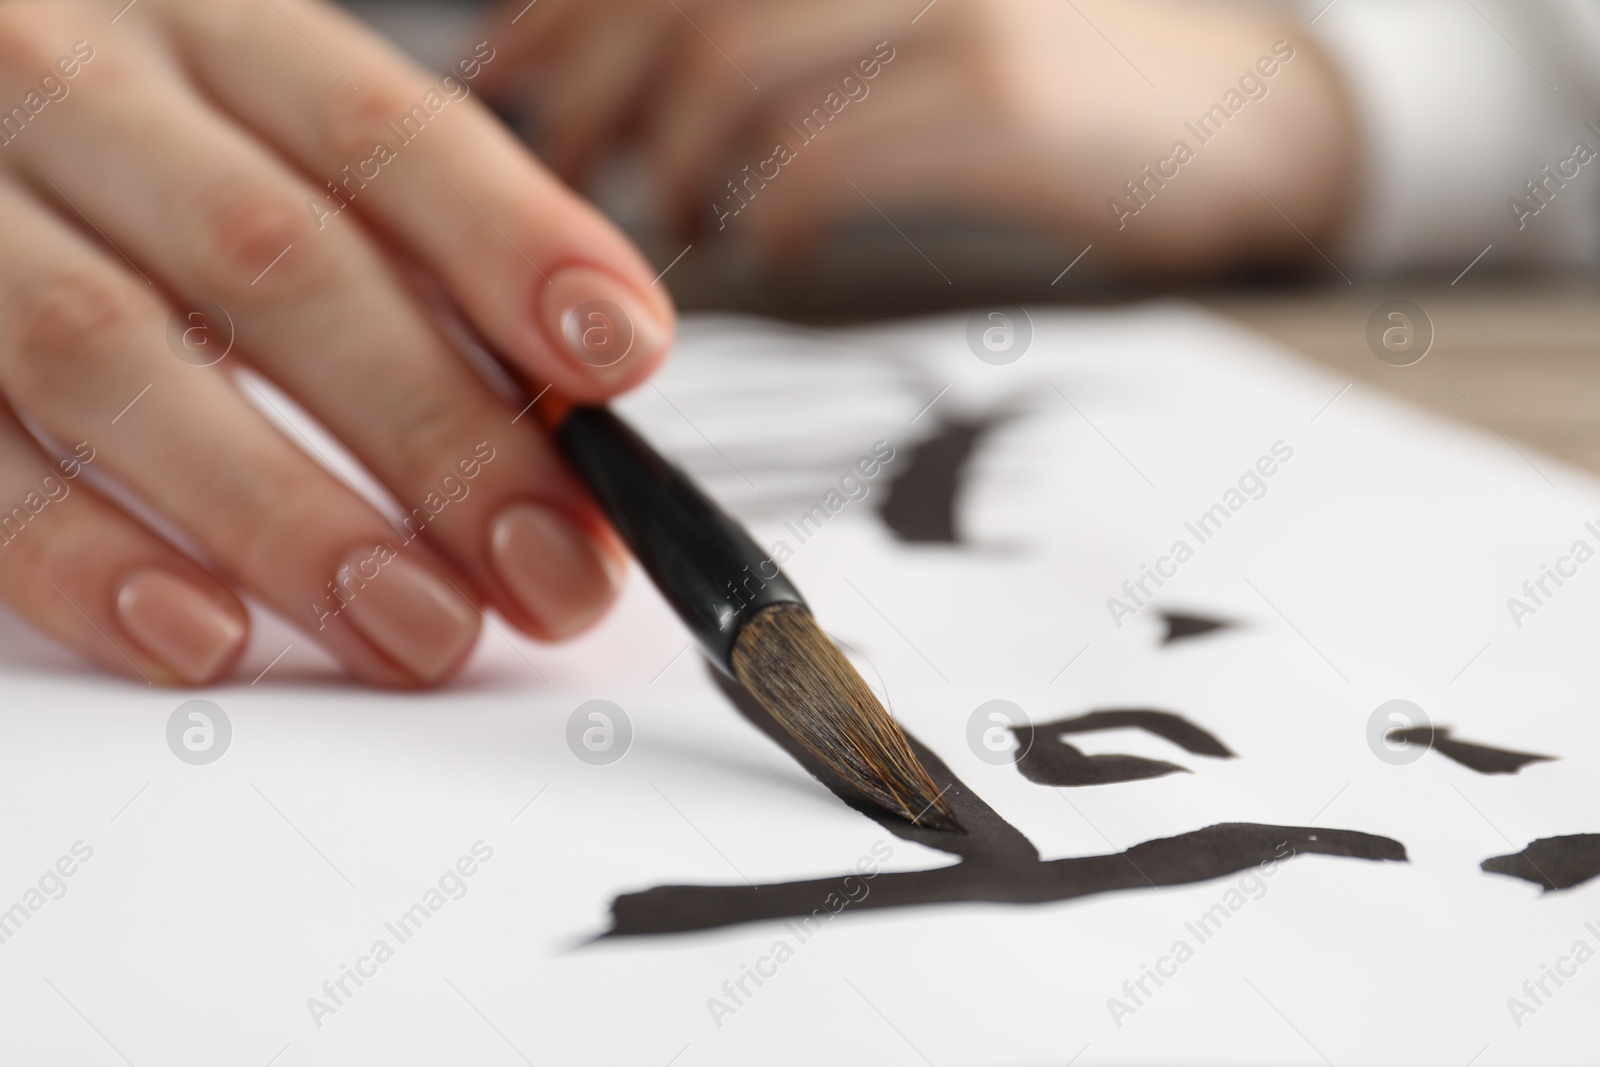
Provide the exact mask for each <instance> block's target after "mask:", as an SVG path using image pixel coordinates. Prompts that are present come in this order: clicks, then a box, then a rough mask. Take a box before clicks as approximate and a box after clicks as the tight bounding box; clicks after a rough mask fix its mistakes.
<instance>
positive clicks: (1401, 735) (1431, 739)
mask: <svg viewBox="0 0 1600 1067" xmlns="http://www.w3.org/2000/svg"><path fill="white" fill-rule="evenodd" d="M1384 737H1385V739H1386V740H1389V741H1404V742H1406V743H1408V744H1413V745H1422V746H1424V747H1431V748H1432V749H1433V750H1434V751H1435V752H1438V753H1440V754H1441V755H1444V756H1448V757H1449V758H1451V759H1453V760H1455V761H1456V762H1457V763H1459V764H1461V765H1462V766H1463V767H1470V768H1472V769H1473V770H1475V771H1477V772H1478V773H1479V774H1516V773H1517V772H1518V771H1520V770H1521V769H1522V768H1523V767H1525V766H1527V765H1528V764H1530V763H1534V762H1537V761H1539V760H1553V759H1555V758H1556V757H1554V756H1540V755H1536V754H1534V753H1532V752H1513V751H1512V750H1511V749H1508V748H1495V747H1493V746H1492V745H1479V744H1474V743H1473V742H1471V741H1457V740H1456V739H1455V738H1453V737H1451V736H1450V729H1449V727H1446V726H1410V727H1406V728H1405V729H1401V730H1390V731H1389V732H1388V733H1387V734H1385V735H1384Z"/></svg>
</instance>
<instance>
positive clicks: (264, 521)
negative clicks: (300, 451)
mask: <svg viewBox="0 0 1600 1067" xmlns="http://www.w3.org/2000/svg"><path fill="white" fill-rule="evenodd" d="M256 471H257V473H256V474H255V475H254V476H253V477H251V478H228V477H219V478H217V479H216V480H215V482H214V483H213V484H210V485H206V486H204V487H203V489H204V490H205V492H206V493H207V498H208V499H211V500H213V501H215V504H216V513H217V514H219V515H226V516H228V520H227V525H226V528H225V530H224V531H222V532H218V533H215V534H214V535H213V537H212V538H211V539H210V540H211V543H209V544H208V545H207V546H206V547H207V548H208V549H209V550H210V551H211V552H212V553H213V554H214V555H215V556H217V558H219V559H221V560H223V561H224V562H225V563H226V564H227V565H228V567H229V568H230V569H232V570H233V571H234V572H235V573H237V574H239V575H240V576H241V577H243V578H244V579H245V580H246V581H248V582H250V583H252V584H254V585H256V586H257V588H261V587H262V583H263V578H264V577H265V576H267V575H272V574H276V573H281V572H282V571H283V570H284V562H285V559H286V557H293V558H298V557H299V556H300V555H301V554H302V553H301V551H299V548H300V547H301V546H303V545H304V543H305V542H306V540H307V538H308V537H311V538H315V537H316V536H317V535H316V534H315V533H314V532H313V531H318V530H321V529H323V528H324V527H325V526H326V524H327V520H328V516H329V513H330V511H331V510H337V509H330V507H329V504H330V501H329V498H328V496H327V495H326V493H323V492H318V491H315V490H314V489H312V488H311V486H308V480H307V478H306V472H305V471H304V470H302V469H300V467H299V465H298V464H291V463H282V462H271V461H267V462H262V463H260V464H259V465H257V466H256ZM312 484H313V485H314V484H315V483H312ZM297 542H298V544H297ZM309 584H310V585H315V584H316V583H315V581H310V582H309Z"/></svg>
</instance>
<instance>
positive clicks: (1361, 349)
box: [1201, 274, 1600, 472]
mask: <svg viewBox="0 0 1600 1067" xmlns="http://www.w3.org/2000/svg"><path fill="white" fill-rule="evenodd" d="M1394 298H1403V299H1409V300H1412V301H1414V302H1415V303H1417V304H1418V305H1420V306H1421V307H1422V308H1423V309H1424V310H1426V311H1427V313H1428V316H1429V318H1430V319H1432V321H1433V326H1434V342H1433V347H1432V349H1431V350H1430V351H1429V352H1428V354H1427V356H1426V357H1425V358H1423V359H1422V361H1421V362H1419V363H1416V364H1414V365H1412V366H1409V367H1394V366H1390V365H1388V364H1386V363H1384V362H1381V361H1380V360H1379V359H1377V358H1376V357H1375V356H1374V355H1373V353H1372V351H1371V350H1370V349H1369V348H1368V345H1367V337H1366V334H1367V320H1368V318H1369V316H1370V315H1371V314H1372V312H1373V310H1374V309H1375V308H1377V307H1378V305H1380V304H1382V303H1384V302H1385V301H1387V300H1390V299H1394ZM1201 301H1202V303H1204V304H1205V305H1206V306H1208V307H1210V308H1212V309H1213V310H1215V311H1218V312H1221V313H1222V314H1225V315H1228V316H1230V317H1232V318H1234V319H1237V320H1238V321H1240V322H1242V323H1244V324H1246V325H1247V326H1250V327H1251V328H1253V329H1255V330H1258V331H1260V332H1261V333H1264V334H1266V335H1268V336H1270V337H1272V338H1274V339H1276V340H1278V341H1280V342H1282V343H1283V344H1285V345H1287V346H1289V347H1291V348H1294V349H1295V350H1297V351H1299V352H1303V353H1305V354H1306V355H1308V356H1311V357H1313V358H1315V359H1317V360H1318V361H1320V362H1322V363H1326V364H1328V365H1329V366H1331V367H1333V368H1335V369H1337V370H1338V371H1339V372H1341V373H1343V374H1347V375H1349V376H1350V377H1351V378H1352V379H1354V380H1357V381H1362V382H1367V383H1371V384H1374V385H1377V386H1380V387H1381V388H1384V389H1387V390H1390V391H1391V392H1394V393H1397V394H1399V395H1400V396H1403V397H1405V398H1407V399H1409V400H1411V401H1413V402H1415V403H1417V404H1420V405H1422V406H1423V407H1427V408H1430V409H1432V410H1434V411H1437V412H1439V413H1441V414H1443V415H1446V416H1448V417H1450V418H1455V419H1459V420H1461V421H1462V422H1466V423H1471V424H1474V425H1477V426H1479V427H1483V428H1485V429H1488V428H1489V427H1490V425H1491V424H1492V426H1493V428H1495V429H1498V430H1499V431H1500V432H1502V433H1504V434H1505V435H1507V436H1509V437H1511V438H1513V439H1515V440H1516V441H1519V442H1526V443H1528V444H1531V445H1533V446H1534V447H1536V448H1538V449H1541V450H1543V451H1545V452H1548V453H1550V454H1551V455H1554V456H1558V457H1560V458H1562V459H1565V460H1568V461H1570V462H1572V463H1576V464H1579V465H1581V466H1584V467H1587V468H1588V469H1590V470H1593V471H1597V472H1600V278H1595V277H1592V276H1588V275H1583V276H1574V275H1562V276H1556V277H1500V278H1495V277H1493V276H1491V275H1487V274H1486V275H1485V276H1484V277H1483V278H1481V279H1472V278H1470V277H1469V278H1468V279H1466V280H1463V281H1462V282H1460V284H1459V285H1457V286H1454V287H1452V286H1450V285H1449V284H1448V283H1446V282H1437V281H1430V282H1427V283H1422V284H1412V285H1408V284H1405V283H1403V282H1400V283H1395V284H1390V285H1378V284H1372V285H1365V284H1358V285H1356V286H1345V285H1340V286H1338V288H1336V289H1335V288H1319V289H1316V290H1314V291H1305V292H1290V293H1281V292H1280V293H1241V292H1237V291H1231V292H1223V293H1216V294H1209V295H1203V296H1202V298H1201Z"/></svg>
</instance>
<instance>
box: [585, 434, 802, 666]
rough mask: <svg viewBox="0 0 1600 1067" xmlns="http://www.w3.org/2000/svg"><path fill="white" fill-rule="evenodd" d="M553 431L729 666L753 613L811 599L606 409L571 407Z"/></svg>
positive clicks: (716, 658)
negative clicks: (772, 606)
mask: <svg viewBox="0 0 1600 1067" xmlns="http://www.w3.org/2000/svg"><path fill="white" fill-rule="evenodd" d="M555 439H556V443H557V444H558V445H560V447H561V449H562V451H563V453H565V455H566V457H567V462H568V463H569V464H571V466H572V467H573V469H574V470H576V471H577V472H578V476H579V477H580V478H581V479H582V480H583V482H584V484H585V485H586V486H588V489H589V492H590V494H591V495H592V496H593V497H594V498H595V500H597V501H599V503H600V507H601V508H602V509H603V510H604V511H605V513H606V515H607V516H608V517H609V518H610V519H611V524H612V525H613V526H615V527H616V528H617V532H618V533H620V534H621V535H622V539H623V540H624V541H626V542H627V543H628V547H629V548H630V549H632V550H633V554H634V556H635V557H637V558H638V560H639V563H640V564H641V565H642V566H643V567H644V569H645V572H646V573H647V574H649V575H650V578H651V580H652V581H654V582H655V583H656V588H657V589H659V590H660V591H661V595H662V596H664V597H666V599H667V602H668V603H669V604H671V605H672V609H673V610H674V611H676V612H677V613H678V617H679V618H680V619H682V620H683V622H684V625H686V626H688V627H689V631H690V632H691V633H692V634H693V635H694V637H695V640H697V641H699V642H700V646H701V647H702V648H704V649H705V650H706V654H707V655H709V656H710V657H711V660H712V662H714V663H716V665H717V666H719V667H721V668H722V669H723V670H724V671H726V672H728V673H729V674H732V657H733V644H734V641H735V640H736V639H737V638H738V636H739V631H740V629H742V628H743V626H744V624H745V623H746V622H748V621H749V620H750V619H751V618H753V617H754V616H755V614H756V613H757V612H759V611H760V610H761V609H762V608H766V607H770V606H771V605H773V604H801V605H803V604H804V603H805V600H804V599H803V598H802V597H801V596H800V591H799V590H797V589H796V588H795V587H794V586H793V585H792V584H790V582H789V579H788V578H786V577H784V575H783V572H782V571H780V570H778V566H777V564H776V563H774V562H773V561H772V560H771V559H770V558H769V557H768V556H767V554H766V553H765V552H764V551H762V549H761V547H760V546H759V545H757V544H756V543H755V541H754V539H752V538H751V536H750V535H749V534H748V533H746V532H745V530H744V528H743V527H742V526H740V525H739V524H738V523H736V522H734V521H733V520H732V519H731V518H729V517H728V516H727V515H726V514H724V513H723V511H722V509H720V508H718V507H717V506H716V505H715V504H713V503H712V502H711V501H710V499H708V498H707V497H706V495H705V494H704V493H702V492H701V491H700V489H699V488H698V487H697V486H696V485H695V484H694V483H693V482H691V481H690V480H689V479H688V478H687V477H685V476H684V474H683V472H682V471H680V470H678V469H677V468H676V467H674V466H673V465H672V464H670V463H668V462H667V461H666V460H665V459H663V458H662V457H661V456H660V454H659V453H657V452H656V451H655V449H653V448H651V447H650V446H649V445H648V444H647V443H645V440H644V439H643V438H642V437H640V436H639V435H638V434H637V433H635V432H634V431H633V430H632V428H630V427H629V426H628V424H627V423H625V422H623V421H622V420H621V419H619V418H617V416H616V415H614V414H612V412H611V411H610V409H608V408H603V407H575V408H573V409H572V410H571V411H570V412H568V414H567V417H566V418H565V419H564V420H563V421H562V423H561V425H560V426H559V427H558V428H557V429H556V431H555ZM768 574H770V575H772V577H770V578H769V577H767V575H768Z"/></svg>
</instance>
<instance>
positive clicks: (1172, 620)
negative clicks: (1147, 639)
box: [1161, 611, 1233, 645]
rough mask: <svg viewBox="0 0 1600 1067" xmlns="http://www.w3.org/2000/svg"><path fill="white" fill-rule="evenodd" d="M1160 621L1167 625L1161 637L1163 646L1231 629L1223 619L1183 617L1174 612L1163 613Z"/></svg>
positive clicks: (1195, 616) (1231, 625)
mask: <svg viewBox="0 0 1600 1067" xmlns="http://www.w3.org/2000/svg"><path fill="white" fill-rule="evenodd" d="M1161 621H1162V622H1165V623H1166V624H1167V632H1166V633H1165V634H1163V635H1162V637H1161V643H1162V644H1163V645H1170V644H1172V643H1173V642H1174V641H1183V640H1185V639H1187V638H1191V637H1199V636H1201V635H1202V634H1208V633H1212V632H1214V631H1216V630H1228V629H1232V627H1233V623H1231V622H1227V621H1225V620H1223V619H1211V618H1207V617H1206V616H1204V615H1185V614H1182V613H1180V612H1176V611H1163V612H1162V613H1161Z"/></svg>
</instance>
